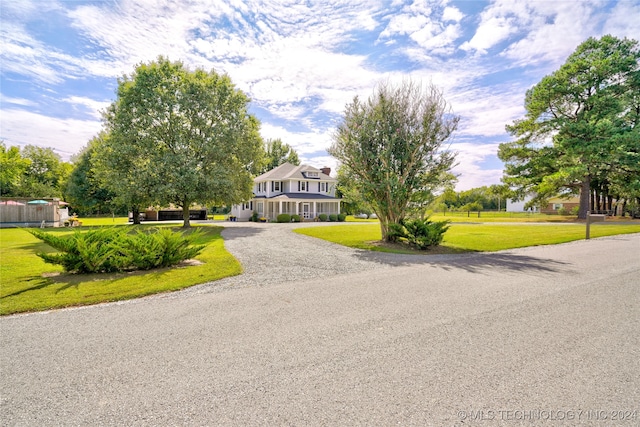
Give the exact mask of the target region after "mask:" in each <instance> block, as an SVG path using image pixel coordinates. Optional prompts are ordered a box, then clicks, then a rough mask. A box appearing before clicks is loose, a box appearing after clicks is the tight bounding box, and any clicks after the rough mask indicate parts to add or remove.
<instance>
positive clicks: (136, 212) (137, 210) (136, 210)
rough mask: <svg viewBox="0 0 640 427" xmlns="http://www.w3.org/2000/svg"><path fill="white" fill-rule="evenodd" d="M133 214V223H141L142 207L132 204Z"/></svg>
mask: <svg viewBox="0 0 640 427" xmlns="http://www.w3.org/2000/svg"><path fill="white" fill-rule="evenodd" d="M131 215H132V216H133V223H134V224H140V208H139V207H138V206H131Z"/></svg>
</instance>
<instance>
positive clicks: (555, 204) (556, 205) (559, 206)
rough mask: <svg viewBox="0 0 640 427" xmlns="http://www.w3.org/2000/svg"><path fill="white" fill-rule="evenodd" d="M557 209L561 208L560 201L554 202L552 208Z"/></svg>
mask: <svg viewBox="0 0 640 427" xmlns="http://www.w3.org/2000/svg"><path fill="white" fill-rule="evenodd" d="M558 209H562V203H554V204H553V210H554V211H557V210H558Z"/></svg>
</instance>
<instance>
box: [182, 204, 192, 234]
mask: <svg viewBox="0 0 640 427" xmlns="http://www.w3.org/2000/svg"><path fill="white" fill-rule="evenodd" d="M185 205H187V207H184V206H183V207H182V219H183V220H184V223H183V224H182V228H189V227H191V221H190V220H191V218H190V217H189V206H191V204H190V203H189V204H187V203H185Z"/></svg>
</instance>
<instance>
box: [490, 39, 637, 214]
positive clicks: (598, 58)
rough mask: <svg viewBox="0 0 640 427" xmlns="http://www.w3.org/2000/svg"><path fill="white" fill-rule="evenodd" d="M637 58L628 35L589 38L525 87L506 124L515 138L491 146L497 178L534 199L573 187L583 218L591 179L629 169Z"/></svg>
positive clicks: (633, 158) (633, 154)
mask: <svg viewBox="0 0 640 427" xmlns="http://www.w3.org/2000/svg"><path fill="white" fill-rule="evenodd" d="M639 59H640V50H639V49H638V42H637V41H636V40H629V39H618V38H616V37H613V36H610V35H607V36H603V37H602V38H600V39H596V38H589V39H588V40H586V41H585V42H584V43H582V44H581V45H580V46H578V48H577V49H576V51H575V52H574V53H573V54H572V55H571V56H569V58H568V59H567V61H566V62H565V63H564V64H563V65H562V66H561V67H560V68H559V69H558V70H557V71H555V72H554V73H552V74H550V75H548V76H546V77H544V78H543V79H542V80H541V81H540V83H538V84H537V85H536V86H534V87H533V88H531V89H530V90H529V91H527V94H526V98H525V108H526V111H527V113H526V116H525V117H524V118H523V119H520V120H516V121H515V122H514V123H513V124H511V125H509V126H507V131H509V132H510V133H511V135H513V136H515V137H516V138H517V140H515V141H513V142H509V143H505V144H501V145H500V149H499V152H498V156H499V157H500V159H501V160H503V161H504V162H505V163H506V169H505V178H504V181H505V183H507V184H509V185H510V186H513V187H515V188H517V189H518V190H519V191H520V194H523V193H525V192H533V193H535V194H536V195H537V197H538V198H539V199H541V200H544V199H545V198H547V197H550V196H553V195H556V194H559V193H562V192H570V193H574V194H575V193H579V194H580V210H579V213H578V216H579V217H580V218H586V213H587V211H588V210H589V194H590V191H591V189H592V183H594V181H600V182H605V181H606V182H607V183H608V185H609V184H610V185H621V184H622V183H621V182H618V180H617V178H616V177H617V176H618V174H619V173H620V172H621V171H623V172H624V171H626V170H634V171H636V172H637V171H638V166H637V165H638V162H637V160H638V152H639V151H640V150H639V145H640V140H638V138H637V135H638V133H637V132H638V130H637V127H636V126H637V123H638V102H637V98H638V87H639V86H638V79H640V77H639V76H638V74H639V73H640V63H639ZM623 175H624V173H623ZM623 179H624V178H623ZM612 180H613V181H612Z"/></svg>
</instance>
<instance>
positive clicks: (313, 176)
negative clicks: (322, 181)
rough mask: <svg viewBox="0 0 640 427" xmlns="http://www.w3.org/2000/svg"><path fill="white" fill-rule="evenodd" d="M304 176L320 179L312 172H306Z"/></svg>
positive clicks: (316, 173)
mask: <svg viewBox="0 0 640 427" xmlns="http://www.w3.org/2000/svg"><path fill="white" fill-rule="evenodd" d="M306 175H307V178H318V177H320V175H318V172H312V171H307V172H306Z"/></svg>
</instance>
